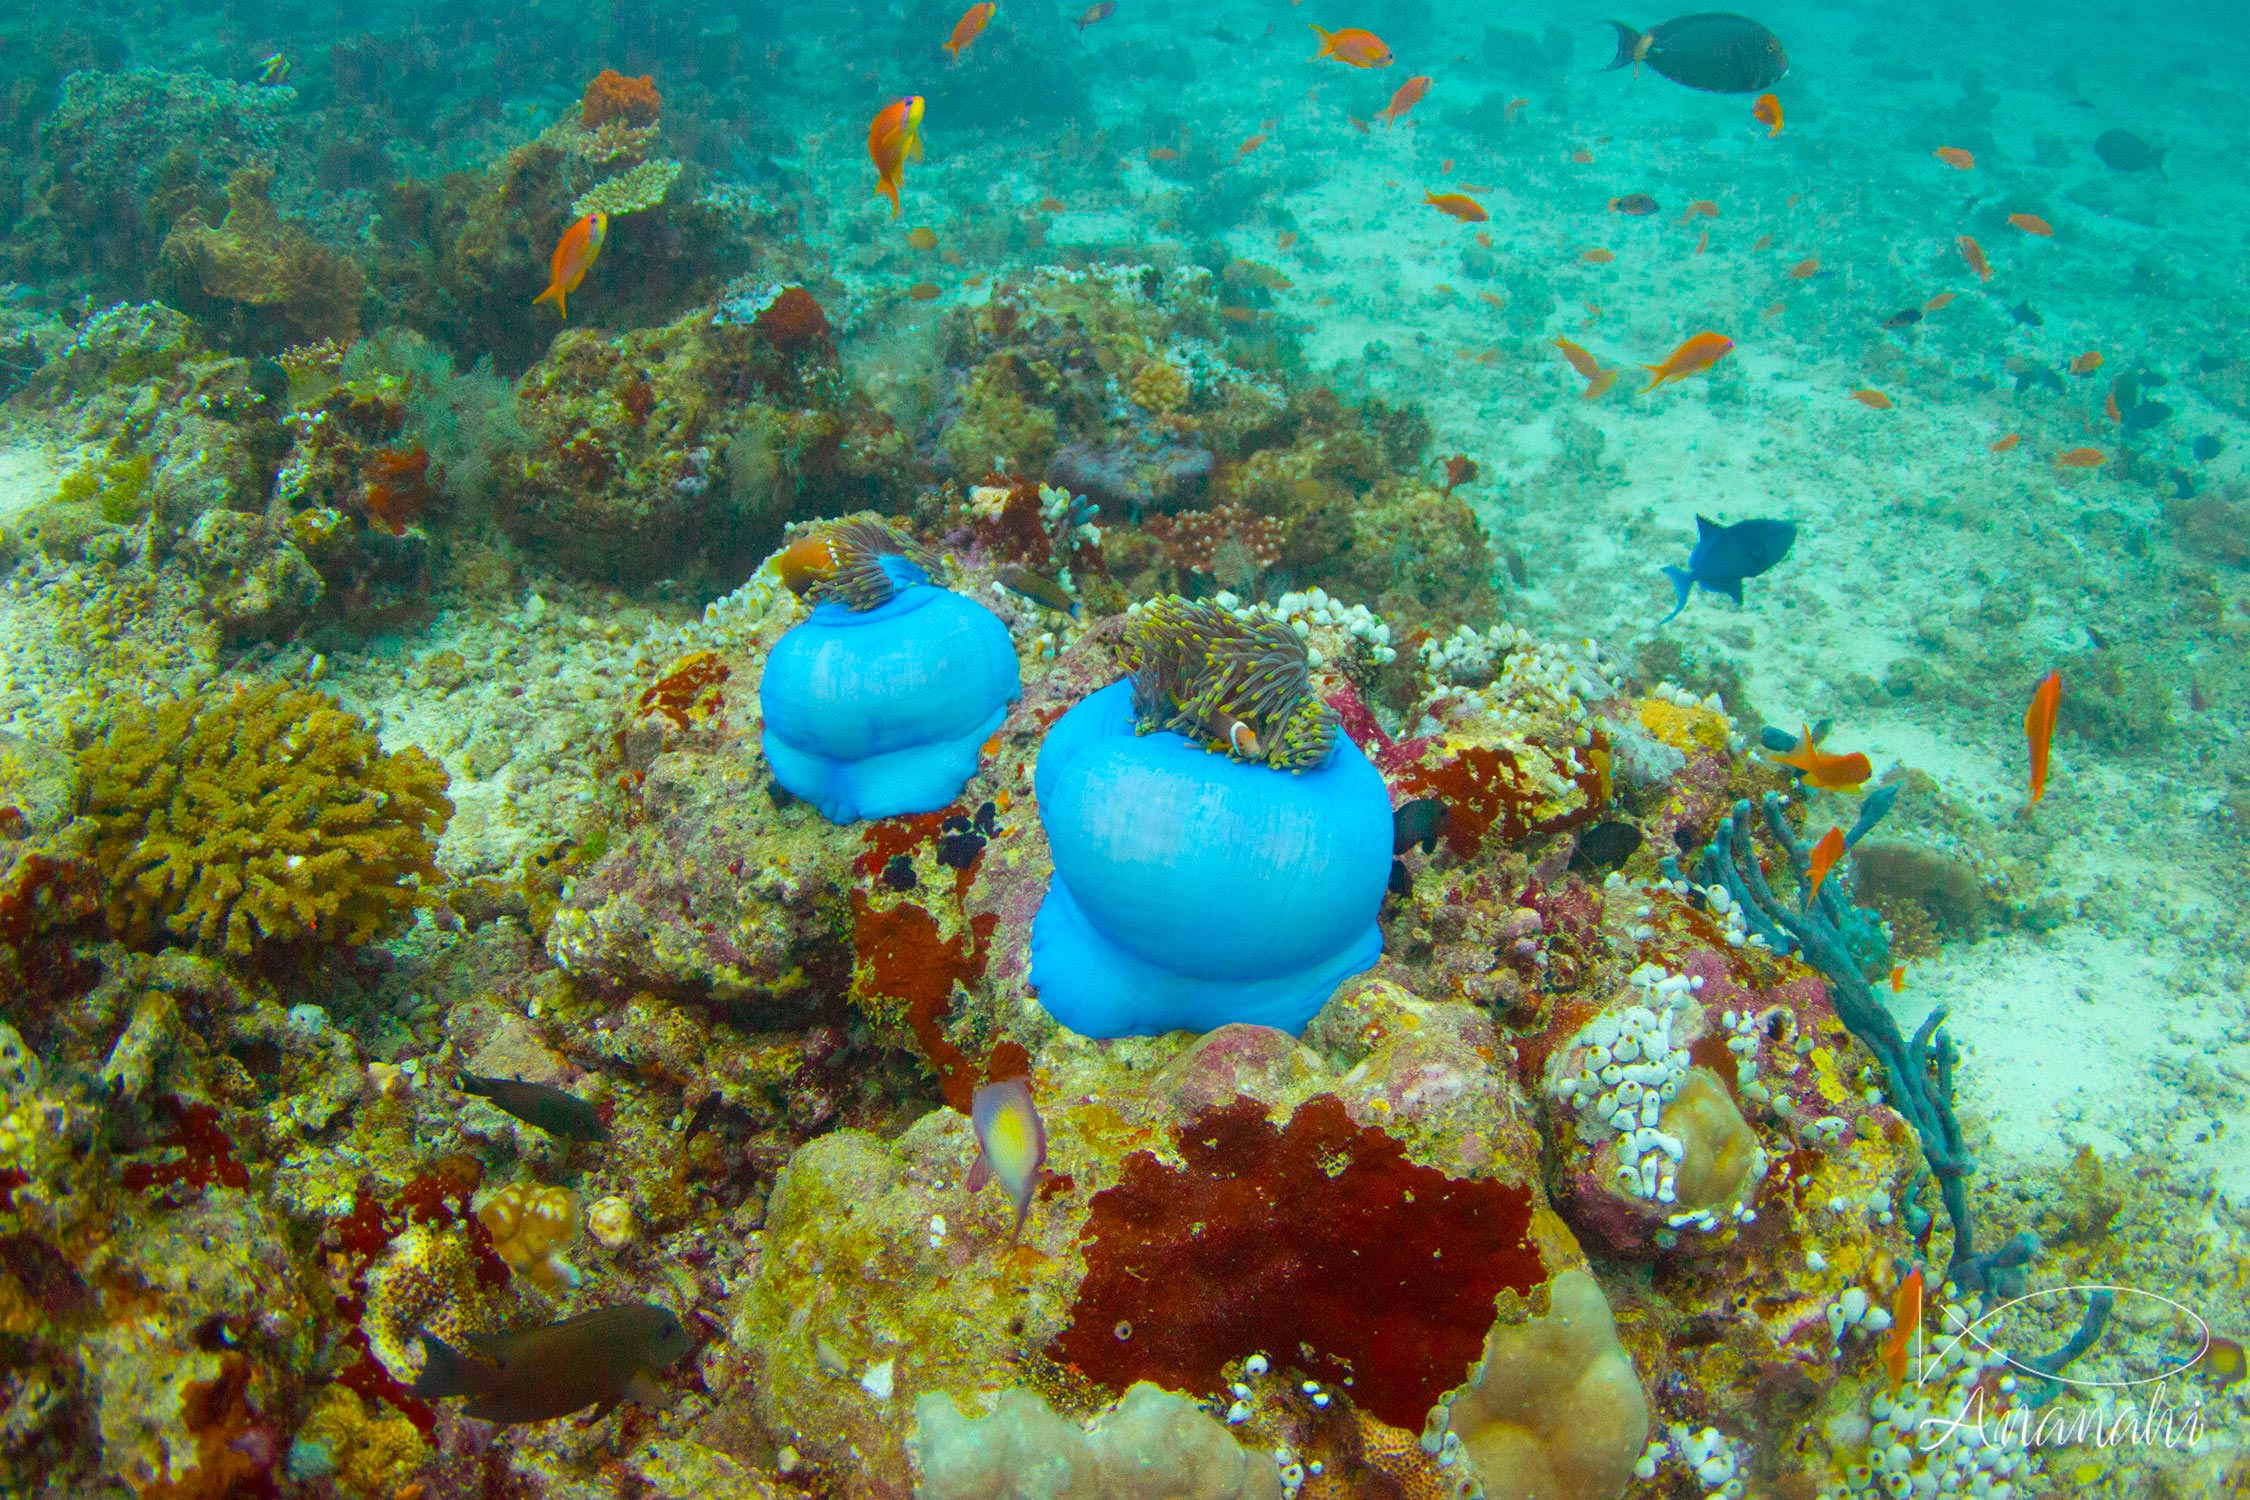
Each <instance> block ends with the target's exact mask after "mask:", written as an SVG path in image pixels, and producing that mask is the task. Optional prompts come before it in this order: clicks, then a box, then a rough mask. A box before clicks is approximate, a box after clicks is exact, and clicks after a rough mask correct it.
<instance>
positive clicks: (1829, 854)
mask: <svg viewBox="0 0 2250 1500" xmlns="http://www.w3.org/2000/svg"><path fill="white" fill-rule="evenodd" d="M1843 857H1844V830H1843V829H1841V828H1830V829H1829V830H1828V831H1827V832H1826V833H1824V834H1822V835H1821V836H1820V842H1819V843H1817V844H1815V845H1813V847H1812V862H1811V863H1810V864H1809V865H1807V866H1806V868H1805V873H1806V875H1807V876H1809V877H1810V879H1809V880H1808V882H1807V884H1806V886H1805V905H1806V906H1807V907H1810V906H1811V905H1812V901H1813V897H1815V896H1817V895H1819V894H1820V885H1821V882H1822V881H1824V880H1826V879H1827V878H1828V872H1829V871H1830V870H1833V869H1835V868H1836V861H1838V860H1840V859H1842V858H1843Z"/></svg>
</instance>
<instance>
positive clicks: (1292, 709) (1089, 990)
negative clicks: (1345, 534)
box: [1031, 600, 1392, 1037]
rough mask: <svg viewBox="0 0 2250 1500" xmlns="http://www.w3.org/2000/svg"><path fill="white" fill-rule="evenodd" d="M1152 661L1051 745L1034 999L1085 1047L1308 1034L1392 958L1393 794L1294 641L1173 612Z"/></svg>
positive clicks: (1149, 640)
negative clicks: (1049, 871)
mask: <svg viewBox="0 0 2250 1500" xmlns="http://www.w3.org/2000/svg"><path fill="white" fill-rule="evenodd" d="M1134 658H1135V659H1136V660H1137V661H1138V663H1139V665H1140V668H1141V670H1140V675H1139V677H1138V679H1137V680H1136V681H1128V682H1119V683H1115V684H1112V685H1111V686H1109V687H1106V688H1103V689H1102V690H1101V691H1099V692H1097V693H1094V694H1092V695H1091V696H1089V697H1088V698H1087V699H1086V700H1085V701H1084V702H1082V703H1080V704H1079V705H1078V706H1077V707H1076V708H1073V709H1072V710H1071V711H1070V712H1069V713H1067V714H1065V715H1063V717H1062V718H1061V719H1059V720H1058V721H1056V723H1055V725H1054V727H1053V728H1052V729H1050V730H1049V731H1048V732H1047V738H1046V740H1045V742H1044V743H1043V744H1042V745H1041V746H1040V750H1039V765H1038V769H1037V771H1036V772H1035V773H1034V778H1033V780H1034V786H1035V789H1036V791H1037V793H1038V798H1039V817H1040V821H1041V823H1042V824H1043V825H1044V826H1045V828H1046V832H1047V842H1048V846H1049V848H1050V850H1051V851H1052V853H1053V857H1054V863H1055V874H1054V878H1053V879H1052V880H1050V881H1049V882H1048V885H1047V895H1046V899H1045V900H1043V901H1042V902H1041V903H1040V906H1039V912H1038V915H1037V916H1036V917H1035V918H1034V919H1033V921H1032V928H1031V983H1032V986H1033V987H1034V988H1035V989H1036V990H1037V991H1038V992H1039V999H1040V1003H1041V1004H1043V1005H1045V1006H1046V1008H1047V1010H1048V1012H1049V1013H1050V1014H1051V1015H1053V1016H1054V1017H1055V1019H1056V1020H1058V1021H1060V1022H1062V1024H1064V1025H1065V1026H1068V1027H1070V1028H1071V1029H1072V1030H1073V1031H1077V1032H1079V1033H1081V1034H1083V1035H1086V1036H1094V1037H1116V1036H1152V1035H1155V1034H1157V1033H1160V1032H1164V1031H1173V1030H1187V1031H1209V1030H1212V1029H1213V1028H1215V1027H1219V1026H1224V1025H1227V1024H1229V1023H1230V1022H1238V1021H1239V1022H1250V1023H1253V1024H1257V1025H1262V1026H1272V1027H1276V1028H1278V1029H1280V1030H1283V1031H1289V1032H1297V1031H1301V1030H1303V1029H1304V1026H1305V1023H1306V1022H1308V1021H1310V1020H1311V1019H1312V1017H1313V1014H1314V1012H1316V1011H1318V1010H1319V1009H1320V1007H1321V1006H1322V1005H1323V1004H1325V1003H1326V1002H1327V999H1328V997H1329V996H1330V995H1331V994H1333V993H1334V992H1335V989H1336V986H1337V985H1339V984H1341V983H1342V982H1343V981H1344V980H1345V979H1347V978H1349V977H1350V976H1351V975H1353V974H1357V973H1359V972H1361V971H1363V970H1365V969H1367V968H1369V967H1370V966H1372V965H1373V964H1374V962H1375V960H1376V958H1377V957H1378V956H1379V955H1380V954H1381V953H1382V948H1383V938H1382V931H1381V928H1380V927H1379V926H1378V925H1377V916H1378V914H1379V913H1380V911H1381V908H1382V904H1383V893H1384V890H1385V888H1386V886H1387V884H1388V881H1389V879H1390V867H1391V833H1392V829H1391V806H1390V797H1389V795H1388V793H1386V792H1385V790H1384V787H1383V779H1382V777H1381V776H1380V775H1379V774H1378V773H1377V772H1376V770H1375V768H1374V767H1373V766H1371V765H1369V764H1368V762H1367V758H1366V757H1365V756H1364V755H1362V754H1360V752H1359V748H1358V747H1357V746H1356V745H1354V744H1352V742H1351V741H1350V740H1349V739H1347V738H1343V737H1341V736H1338V735H1336V734H1335V725H1334V720H1333V716H1332V715H1327V714H1326V710H1325V709H1323V708H1322V707H1321V706H1320V705H1319V704H1318V703H1317V701H1316V700H1314V699H1312V697H1311V696H1310V692H1309V688H1308V685H1307V682H1306V669H1305V656H1304V648H1303V645H1302V643H1301V642H1298V641H1297V640H1296V637H1295V636H1294V635H1293V634H1292V633H1291V632H1290V631H1289V629H1288V628H1287V627H1286V626H1282V625H1279V624H1278V622H1271V621H1267V622H1262V623H1244V622H1237V621H1233V620H1232V619H1230V618H1225V612H1224V611H1220V610H1217V609H1215V608H1214V607H1208V606H1187V605H1185V604H1184V601H1170V600H1167V601H1161V602H1160V605H1159V606H1154V607H1151V608H1150V609H1149V610H1148V611H1147V612H1146V613H1145V614H1144V618H1143V624H1142V629H1141V630H1140V632H1139V634H1138V638H1137V639H1136V641H1135V645H1134Z"/></svg>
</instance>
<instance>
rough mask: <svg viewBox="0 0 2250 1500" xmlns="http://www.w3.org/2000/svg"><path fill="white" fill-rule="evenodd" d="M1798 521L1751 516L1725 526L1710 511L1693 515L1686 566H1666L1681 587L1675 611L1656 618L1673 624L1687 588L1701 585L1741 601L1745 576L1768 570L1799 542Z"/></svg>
mask: <svg viewBox="0 0 2250 1500" xmlns="http://www.w3.org/2000/svg"><path fill="white" fill-rule="evenodd" d="M1796 541H1797V523H1796V522H1794V521H1772V520H1763V519H1760V520H1751V521H1737V522H1735V523H1734V524H1733V525H1732V526H1721V525H1720V524H1719V523H1718V522H1716V521H1714V520H1712V519H1711V518H1710V517H1709V516H1697V517H1696V518H1695V550H1694V551H1693V552H1690V553H1689V554H1688V565H1687V566H1686V567H1684V568H1666V569H1665V570H1664V576H1665V577H1667V578H1669V579H1671V580H1672V587H1673V588H1675V589H1677V590H1678V591H1679V595H1680V598H1679V602H1678V603H1677V604H1675V605H1673V606H1672V613H1671V614H1668V615H1666V616H1665V617H1664V618H1663V619H1661V620H1659V621H1657V622H1656V623H1657V624H1658V625H1659V626H1663V625H1669V624H1670V623H1671V622H1672V621H1673V620H1674V619H1675V618H1677V617H1678V615H1679V613H1680V611H1681V610H1683V609H1686V608H1687V602H1688V591H1689V590H1691V589H1694V588H1697V587H1701V588H1703V589H1706V590H1709V591H1710V592H1712V593H1717V594H1724V595H1726V596H1727V597H1728V598H1729V599H1732V600H1733V601H1734V602H1735V603H1737V604H1740V603H1741V602H1742V584H1743V580H1745V579H1749V578H1756V577H1757V576H1759V575H1760V574H1761V573H1765V572H1768V571H1770V570H1771V569H1772V568H1773V567H1774V566H1775V565H1776V564H1778V563H1779V562H1780V561H1781V560H1782V559H1783V558H1785V557H1787V556H1788V555H1789V549H1790V548H1791V547H1792V546H1794V545H1796Z"/></svg>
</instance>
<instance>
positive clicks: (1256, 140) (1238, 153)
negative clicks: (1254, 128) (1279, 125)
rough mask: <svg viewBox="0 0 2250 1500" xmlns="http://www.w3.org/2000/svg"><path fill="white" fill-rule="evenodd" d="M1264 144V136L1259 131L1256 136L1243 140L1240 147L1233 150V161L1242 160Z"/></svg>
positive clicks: (1262, 132) (1263, 133)
mask: <svg viewBox="0 0 2250 1500" xmlns="http://www.w3.org/2000/svg"><path fill="white" fill-rule="evenodd" d="M1265 143H1266V134H1265V132H1264V131H1262V130H1261V131H1259V132H1258V133H1257V134H1256V135H1254V136H1251V137H1249V138H1248V139H1246V140H1244V141H1243V143H1242V144H1241V145H1239V146H1237V147H1235V148H1234V159H1235V160H1236V161H1240V160H1242V158H1244V157H1245V156H1248V155H1249V154H1250V153H1251V152H1253V151H1255V150H1257V149H1258V148H1259V147H1260V146H1263V145H1264V144H1265Z"/></svg>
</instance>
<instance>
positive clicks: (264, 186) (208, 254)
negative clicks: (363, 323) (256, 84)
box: [160, 168, 366, 343]
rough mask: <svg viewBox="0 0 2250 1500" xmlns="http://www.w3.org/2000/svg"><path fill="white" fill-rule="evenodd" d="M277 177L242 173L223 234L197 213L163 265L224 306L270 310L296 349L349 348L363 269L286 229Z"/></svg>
mask: <svg viewBox="0 0 2250 1500" xmlns="http://www.w3.org/2000/svg"><path fill="white" fill-rule="evenodd" d="M272 187H273V174H272V173H271V172H269V171H267V170H265V169H263V168H255V169H252V170H249V171H243V172H237V173H235V175H234V177H233V178H232V179H231V180H230V181H229V182H228V183H227V212H226V217H225V218H223V219H221V220H220V221H219V225H218V227H217V228H216V229H214V228H212V227H211V226H209V225H207V224H205V223H204V222H203V221H202V219H201V218H199V217H198V216H197V215H196V214H195V213H193V212H190V213H189V214H187V215H186V216H185V217H184V218H182V219H181V220H180V222H179V223H178V224H177V225H175V226H174V227H173V229H172V232H171V233H170V234H169V235H167V236H166V237H165V240H164V248H163V250H162V251H161V252H160V258H161V260H162V262H163V264H164V266H165V267H166V269H167V270H168V272H170V273H171V274H172V275H173V276H174V277H175V278H176V279H177V280H178V281H181V282H185V283H188V284H190V285H192V286H194V287H197V288H200V289H201V290H202V291H203V292H204V293H205V294H206V295H208V296H211V297H215V298H217V299H218V300H220V301H222V302H235V303H240V304H242V305H243V306H245V307H256V308H267V309H271V310H272V311H273V312H274V313H275V314H276V315H277V316H278V319H279V322H280V324H281V326H282V328H283V329H284V330H286V332H287V333H288V334H289V335H291V336H292V337H291V342H304V341H307V340H319V339H324V338H334V339H339V340H341V341H343V342H345V343H349V342H350V341H351V340H352V339H353V338H355V337H357V336H358V334H359V299H360V296H361V295H362V293H364V292H365V291H366V281H365V279H364V278H362V277H361V275H360V273H359V267H358V266H356V265H354V264H353V263H352V262H351V261H350V260H349V259H348V258H346V257H345V256H342V255H339V254H337V253H336V252H335V251H333V250H330V249H329V248H328V247H327V246H325V245H322V244H320V243H319V242H318V241H316V240H314V239H313V238H312V237H311V236H310V235H308V234H306V233H305V232H304V230H303V229H301V228H299V227H298V226H297V225H296V224H294V223H291V222H287V221H285V220H284V219H283V218H282V217H281V213H280V211H279V210H278V209H276V208H275V207H274V206H273V200H272V199H271V198H270V197H269V196H268V194H269V193H270V191H271V190H272Z"/></svg>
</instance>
